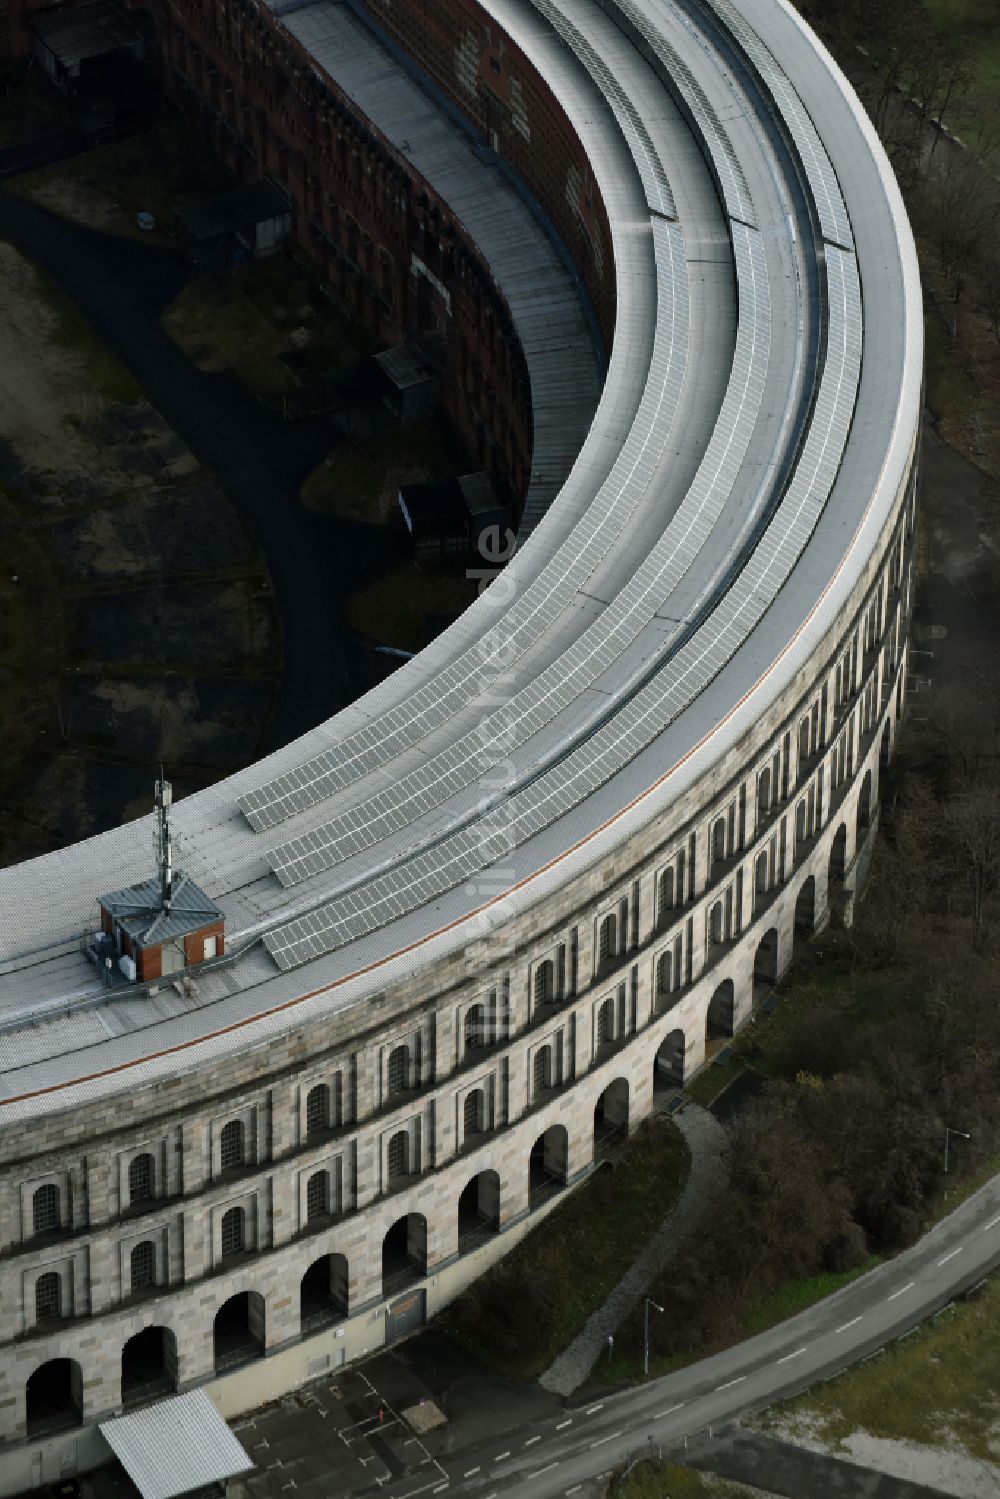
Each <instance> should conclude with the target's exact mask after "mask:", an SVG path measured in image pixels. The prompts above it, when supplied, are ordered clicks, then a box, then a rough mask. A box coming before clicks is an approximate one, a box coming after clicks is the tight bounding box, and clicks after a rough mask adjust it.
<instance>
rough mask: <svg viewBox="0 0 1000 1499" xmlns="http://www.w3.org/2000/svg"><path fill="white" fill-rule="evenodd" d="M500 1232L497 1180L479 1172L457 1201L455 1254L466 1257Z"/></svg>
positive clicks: (463, 1189)
mask: <svg viewBox="0 0 1000 1499" xmlns="http://www.w3.org/2000/svg"><path fill="white" fill-rule="evenodd" d="M499 1232H500V1177H499V1175H498V1174H497V1172H495V1171H480V1172H479V1174H478V1175H477V1176H474V1177H473V1178H472V1180H471V1181H470V1182H467V1183H466V1184H465V1186H464V1187H463V1188H462V1193H461V1196H460V1197H459V1199H458V1252H459V1254H468V1253H469V1251H470V1250H472V1249H475V1248H477V1247H478V1245H480V1244H482V1243H483V1242H484V1241H485V1240H486V1239H491V1238H492V1237H493V1235H494V1234H496V1233H499Z"/></svg>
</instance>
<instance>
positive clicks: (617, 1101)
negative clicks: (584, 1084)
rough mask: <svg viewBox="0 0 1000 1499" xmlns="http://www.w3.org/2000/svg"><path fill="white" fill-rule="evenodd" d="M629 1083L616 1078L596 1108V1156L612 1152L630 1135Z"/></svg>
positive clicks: (623, 1079)
mask: <svg viewBox="0 0 1000 1499" xmlns="http://www.w3.org/2000/svg"><path fill="white" fill-rule="evenodd" d="M628 1105H629V1088H628V1081H627V1079H625V1078H624V1077H616V1078H615V1080H614V1082H612V1083H609V1084H608V1086H607V1087H606V1088H605V1090H604V1092H603V1093H602V1094H601V1096H600V1098H599V1099H598V1100H597V1103H596V1104H595V1106H594V1155H595V1157H596V1156H600V1155H604V1154H606V1153H607V1151H609V1150H611V1149H612V1147H613V1146H614V1145H615V1144H616V1142H617V1141H618V1140H620V1139H621V1138H622V1137H623V1136H626V1135H627V1134H628Z"/></svg>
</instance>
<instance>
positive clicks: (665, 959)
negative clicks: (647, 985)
mask: <svg viewBox="0 0 1000 1499" xmlns="http://www.w3.org/2000/svg"><path fill="white" fill-rule="evenodd" d="M673 990H674V955H673V953H672V952H671V950H670V948H669V947H668V948H665V949H664V951H663V952H661V953H660V955H659V957H658V958H657V960H656V995H655V1000H656V1010H657V1013H658V1014H662V1013H663V1011H664V1010H669V1008H670V1006H671V1004H672V1003H673V999H672V996H673Z"/></svg>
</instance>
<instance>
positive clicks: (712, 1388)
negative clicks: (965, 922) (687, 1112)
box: [381, 1178, 1000, 1499]
mask: <svg viewBox="0 0 1000 1499" xmlns="http://www.w3.org/2000/svg"><path fill="white" fill-rule="evenodd" d="M734 1252H735V1251H734ZM998 1264H1000V1178H994V1179H993V1180H992V1181H991V1182H990V1183H989V1184H988V1185H987V1186H986V1187H984V1188H982V1189H981V1190H980V1191H979V1192H978V1193H976V1195H975V1196H974V1197H972V1198H970V1199H969V1201H968V1202H966V1203H965V1204H963V1206H962V1207H960V1208H958V1209H957V1210H956V1211H955V1212H954V1213H952V1214H951V1215H950V1216H949V1217H948V1218H946V1219H944V1221H943V1222H941V1223H940V1224H938V1225H937V1227H935V1228H934V1229H932V1230H931V1231H930V1232H929V1233H928V1234H927V1235H925V1237H924V1238H923V1239H921V1240H920V1241H919V1243H918V1244H916V1245H914V1246H913V1248H912V1249H909V1250H907V1251H905V1252H904V1253H903V1254H900V1255H898V1256H897V1257H896V1258H895V1259H894V1260H892V1261H891V1262H890V1263H889V1264H886V1265H881V1266H879V1268H878V1269H876V1270H873V1271H872V1272H870V1273H869V1274H868V1275H865V1276H863V1277H862V1278H860V1279H859V1280H857V1281H854V1282H853V1283H852V1284H851V1285H849V1286H847V1287H845V1288H844V1289H843V1290H842V1291H839V1292H837V1294H836V1295H834V1296H831V1297H828V1298H827V1299H826V1300H825V1301H821V1302H819V1303H818V1304H817V1305H816V1306H814V1307H811V1308H809V1309H808V1310H807V1311H804V1312H801V1313H799V1315H798V1316H796V1317H792V1318H790V1319H789V1320H788V1321H786V1322H782V1323H780V1324H779V1325H778V1326H777V1327H774V1328H772V1329H771V1330H770V1331H768V1332H765V1333H761V1334H759V1335H758V1336H757V1337H754V1338H750V1339H748V1340H747V1341H746V1342H744V1343H740V1344H738V1345H737V1346H736V1347H735V1348H731V1349H727V1350H726V1352H724V1353H720V1354H717V1355H715V1356H714V1357H713V1358H709V1359H704V1360H703V1361H701V1362H700V1363H697V1364H693V1365H691V1366H690V1367H688V1368H687V1369H683V1370H681V1371H679V1372H678V1373H676V1374H671V1375H668V1376H666V1377H664V1378H663V1379H657V1380H653V1381H651V1382H649V1383H648V1384H644V1385H641V1386H639V1387H638V1388H636V1389H633V1390H628V1391H625V1392H624V1393H621V1394H608V1395H598V1396H596V1397H595V1398H594V1399H593V1400H591V1401H590V1402H589V1403H587V1404H586V1405H581V1406H578V1407H575V1408H573V1407H567V1408H566V1410H565V1411H563V1412H560V1413H554V1414H552V1415H549V1416H546V1417H545V1418H544V1419H543V1420H540V1421H539V1420H536V1421H534V1422H533V1423H530V1424H526V1425H525V1426H523V1427H522V1428H519V1429H518V1428H515V1429H508V1430H506V1431H504V1433H503V1435H502V1437H501V1438H499V1439H490V1440H485V1441H484V1440H480V1441H479V1442H477V1443H476V1444H475V1445H470V1446H468V1447H466V1448H460V1449H458V1450H454V1451H451V1452H449V1453H447V1454H439V1455H438V1456H437V1457H436V1458H435V1459H434V1461H433V1462H430V1461H428V1463H427V1465H426V1468H425V1470H424V1471H423V1472H420V1471H415V1472H410V1473H408V1474H407V1475H406V1476H405V1477H400V1478H399V1479H398V1480H396V1481H395V1482H394V1483H391V1484H386V1485H385V1487H384V1488H383V1489H382V1490H381V1492H382V1493H383V1494H385V1495H386V1496H387V1499H388V1496H391V1499H414V1496H416V1495H418V1494H440V1493H445V1492H448V1493H456V1494H470V1495H482V1496H486V1499H491V1496H493V1495H497V1496H500V1495H503V1494H514V1493H516V1494H517V1495H518V1496H519V1499H549V1496H555V1495H567V1496H573V1495H580V1496H581V1499H586V1496H589V1495H591V1494H596V1493H598V1492H600V1483H601V1481H602V1480H604V1479H606V1477H607V1475H608V1473H610V1472H611V1471H612V1470H613V1469H614V1468H616V1467H617V1466H618V1465H619V1464H621V1463H622V1462H624V1461H625V1460H627V1459H628V1458H629V1457H630V1456H635V1455H636V1454H637V1453H639V1452H640V1451H642V1452H648V1451H652V1452H653V1453H655V1452H656V1450H657V1449H658V1448H663V1449H664V1450H666V1449H668V1448H675V1447H677V1446H678V1445H679V1444H682V1443H683V1440H684V1438H685V1437H689V1436H693V1435H694V1434H695V1433H699V1432H706V1431H707V1430H708V1428H710V1427H712V1426H721V1425H724V1424H728V1423H730V1422H732V1421H734V1420H736V1419H738V1418H739V1417H740V1416H743V1415H746V1414H747V1413H748V1412H750V1411H753V1410H756V1409H760V1408H762V1407H763V1406H766V1405H770V1404H772V1403H773V1402H774V1401H776V1400H780V1399H782V1398H784V1397H786V1396H788V1395H791V1394H794V1393H796V1392H797V1391H799V1390H802V1389H804V1388H806V1387H807V1386H809V1385H811V1384H815V1383H816V1382H817V1381H818V1380H821V1379H824V1378H827V1377H828V1376H829V1375H831V1374H833V1373H835V1372H836V1371H838V1370H840V1369H843V1368H844V1367H846V1366H847V1365H848V1364H851V1363H855V1362H856V1361H857V1360H859V1359H863V1358H865V1357H866V1356H867V1355H869V1354H871V1353H873V1352H875V1351H876V1350H877V1349H879V1348H881V1347H882V1346H883V1345H884V1344H886V1343H889V1342H891V1341H892V1340H893V1339H895V1338H898V1337H901V1336H902V1335H903V1334H904V1333H906V1332H908V1331H909V1330H910V1329H911V1328H912V1327H914V1326H915V1325H916V1324H917V1323H918V1322H920V1321H922V1320H923V1319H924V1318H926V1317H928V1316H930V1315H931V1314H932V1313H934V1312H936V1311H938V1310H940V1309H941V1308H942V1307H944V1306H946V1305H947V1304H948V1303H949V1302H950V1301H952V1300H953V1299H954V1298H955V1297H956V1296H958V1295H961V1294H962V1293H963V1292H965V1291H968V1290H969V1289H970V1288H971V1287H973V1286H975V1285H976V1284H977V1283H978V1282H979V1281H981V1280H982V1279H983V1277H984V1276H986V1275H987V1274H989V1273H990V1272H991V1271H992V1270H993V1269H995V1268H996V1267H997V1265H998ZM391 1414H392V1415H394V1414H395V1413H391Z"/></svg>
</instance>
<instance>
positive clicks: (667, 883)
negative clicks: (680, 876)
mask: <svg viewBox="0 0 1000 1499" xmlns="http://www.w3.org/2000/svg"><path fill="white" fill-rule="evenodd" d="M673 908H674V871H673V869H672V868H670V869H664V870H661V871H660V878H659V882H658V884H657V887H656V913H657V916H658V917H659V919H660V921H664V920H665V919H666V917H667V915H668V913H669V912H670V911H672V910H673Z"/></svg>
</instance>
